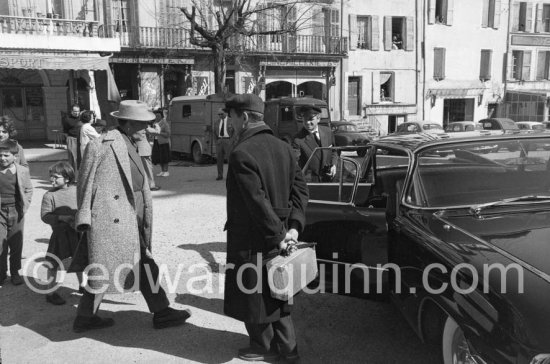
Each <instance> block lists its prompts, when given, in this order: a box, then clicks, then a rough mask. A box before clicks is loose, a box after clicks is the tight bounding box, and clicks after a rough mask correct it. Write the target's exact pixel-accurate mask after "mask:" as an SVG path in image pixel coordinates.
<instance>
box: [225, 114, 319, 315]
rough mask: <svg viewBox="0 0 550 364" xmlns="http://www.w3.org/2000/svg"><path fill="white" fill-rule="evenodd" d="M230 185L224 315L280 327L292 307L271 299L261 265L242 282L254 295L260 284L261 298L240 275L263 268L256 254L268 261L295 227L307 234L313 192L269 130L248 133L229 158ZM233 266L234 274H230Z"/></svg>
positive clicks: (291, 154)
mask: <svg viewBox="0 0 550 364" xmlns="http://www.w3.org/2000/svg"><path fill="white" fill-rule="evenodd" d="M262 124H263V123H262ZM226 185H227V223H226V229H227V262H228V263H229V264H228V265H227V268H228V269H227V270H226V278H225V293H224V294H225V296H224V312H225V314H226V315H228V316H231V317H233V318H235V319H237V320H240V321H244V322H248V323H267V322H273V321H277V320H279V318H280V315H281V313H282V312H288V311H289V309H290V307H289V305H288V304H287V302H286V301H280V300H276V299H274V298H272V297H271V295H270V291H269V287H268V284H267V272H266V270H265V267H264V266H263V265H262V264H261V262H260V264H257V265H256V268H257V269H258V270H256V271H255V270H252V269H246V270H245V271H243V273H244V274H243V275H242V279H241V281H242V285H241V287H245V288H246V289H250V288H251V287H255V286H256V284H257V283H258V287H261V292H256V293H245V292H243V290H242V289H240V287H239V285H238V279H239V275H238V274H237V272H238V270H239V267H241V266H242V265H243V264H245V263H249V262H250V261H251V260H252V262H254V263H257V261H256V260H255V257H256V256H257V254H256V253H262V254H263V255H264V256H265V254H267V253H269V252H271V251H275V250H277V249H278V244H279V243H280V242H281V241H283V240H284V238H285V235H286V232H287V229H288V228H289V227H294V228H296V229H297V230H298V231H301V230H302V229H303V227H304V225H305V209H306V205H307V200H308V190H307V185H306V183H305V181H304V177H303V175H302V172H301V171H300V168H299V167H298V165H297V163H296V159H295V157H294V151H293V150H292V148H291V146H290V145H289V144H287V143H285V142H284V141H282V140H280V139H278V138H276V137H274V136H273V135H272V131H271V129H270V128H269V127H268V126H266V125H265V124H263V125H261V126H258V127H254V128H250V129H245V130H244V132H243V133H242V134H241V135H240V136H239V141H238V143H237V145H236V147H235V149H234V150H233V152H232V153H231V154H230V155H229V167H228V172H227V182H226ZM233 264H234V269H229V267H231V265H233ZM260 271H261V272H262V276H261V277H260V276H259V272H260ZM257 272H258V273H257Z"/></svg>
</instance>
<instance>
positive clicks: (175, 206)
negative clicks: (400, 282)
mask: <svg viewBox="0 0 550 364" xmlns="http://www.w3.org/2000/svg"><path fill="white" fill-rule="evenodd" d="M50 164H51V162H35V163H31V174H32V177H33V183H34V186H35V193H34V198H33V202H32V205H31V208H30V210H29V212H28V214H27V217H26V227H25V245H24V252H23V253H24V257H25V258H26V259H24V261H23V264H25V263H26V261H28V260H30V259H29V258H30V257H31V256H33V255H34V254H37V253H43V252H45V251H46V248H47V242H48V238H49V235H50V228H49V227H48V226H46V225H45V224H44V223H42V222H41V220H40V202H41V200H42V195H43V194H44V192H45V191H46V190H47V189H48V188H49V181H48V180H47V176H48V174H47V167H48V166H49V165H50ZM157 172H158V171H157ZM170 173H171V175H170V177H167V178H161V177H157V182H158V184H159V185H160V186H161V187H162V189H161V190H160V191H158V192H154V193H153V198H154V235H153V241H154V243H153V244H154V245H153V255H154V256H155V260H156V261H157V263H159V264H163V265H165V267H166V269H167V272H169V277H170V278H171V281H172V283H174V281H175V279H176V273H177V272H180V273H181V276H180V277H179V280H178V281H177V285H174V287H170V286H171V284H169V283H170V282H167V281H164V282H163V286H164V287H165V288H166V289H167V290H168V291H169V299H170V301H171V302H173V307H176V308H190V309H191V311H192V313H193V316H192V317H191V318H190V320H189V321H188V324H186V325H184V326H181V327H177V328H170V329H166V330H160V331H157V330H154V329H153V327H152V315H151V314H150V313H149V312H148V310H147V306H146V305H145V302H144V300H143V298H142V297H140V294H139V293H132V294H124V295H110V296H106V298H105V300H104V301H103V302H104V303H103V304H102V305H101V308H100V315H102V316H106V317H113V318H114V319H115V322H116V324H115V326H114V327H112V328H109V329H104V330H98V331H92V332H88V333H84V334H74V333H73V332H72V331H71V325H72V321H73V319H74V316H75V307H76V305H77V303H78V300H79V297H80V295H79V294H78V293H77V290H76V288H77V282H76V278H75V276H74V275H73V274H69V275H67V277H66V279H65V281H64V283H63V285H62V287H61V288H60V293H61V295H62V296H63V297H65V298H66V299H67V304H66V305H64V306H53V305H51V304H48V303H46V302H45V299H44V297H43V296H41V295H39V294H38V293H35V292H33V291H32V290H31V289H29V288H28V287H26V286H25V285H23V286H18V287H14V286H12V285H11V283H9V280H7V281H6V283H4V286H2V287H1V288H0V324H1V328H0V349H1V360H0V362H3V363H5V364H8V363H23V362H24V363H43V362H59V363H68V362H71V363H75V362H78V363H86V362H94V363H103V362H110V363H115V362H116V363H136V362H139V363H144V362H161V361H162V362H188V363H192V362H200V363H223V362H231V363H238V362H241V361H240V360H238V359H235V354H236V351H237V349H238V348H240V347H245V346H247V343H248V339H247V336H246V332H245V330H244V326H243V325H242V323H240V322H238V321H235V320H233V319H230V318H228V317H225V316H224V315H223V311H222V309H223V293H222V291H221V289H220V287H223V275H220V274H219V273H218V269H217V268H218V265H220V264H222V265H223V263H224V261H225V241H226V238H225V234H224V232H223V224H224V222H225V183H224V182H223V181H216V180H215V177H216V167H215V166H213V165H208V166H192V165H190V164H189V163H174V165H173V166H172V167H171V170H170ZM194 264H203V265H208V266H209V267H211V268H214V269H212V271H213V272H214V273H213V274H211V275H210V276H209V277H210V278H211V284H207V283H206V277H207V276H206V275H205V270H204V269H199V270H196V271H190V267H191V266H192V265H194ZM40 273H41V272H40V270H39V271H38V274H40ZM25 274H27V275H30V274H31V273H30V272H26V273H25ZM31 280H32V279H31ZM220 283H222V284H220ZM209 287H211V289H210V290H209V289H208V288H209ZM293 317H294V319H295V323H296V329H297V335H298V342H299V348H300V353H301V355H302V357H303V362H304V363H357V362H362V363H434V362H437V360H436V357H435V355H434V354H433V353H430V352H429V350H428V347H427V346H425V345H423V344H422V343H421V342H420V341H419V339H418V338H417V337H416V336H415V334H414V333H413V332H412V330H411V329H410V328H409V326H408V325H407V324H406V322H405V321H404V319H403V318H402V317H401V315H400V314H399V313H398V312H397V310H396V309H395V308H394V307H393V306H392V305H391V304H389V303H386V302H373V301H367V300H361V299H356V298H350V297H342V296H336V295H332V294H320V293H318V294H314V295H306V294H300V295H299V296H298V297H297V299H296V302H295V309H294V314H293Z"/></svg>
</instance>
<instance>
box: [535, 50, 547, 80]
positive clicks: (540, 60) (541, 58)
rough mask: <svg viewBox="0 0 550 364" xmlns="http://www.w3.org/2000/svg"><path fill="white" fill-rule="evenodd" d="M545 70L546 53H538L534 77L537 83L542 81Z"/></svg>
mask: <svg viewBox="0 0 550 364" xmlns="http://www.w3.org/2000/svg"><path fill="white" fill-rule="evenodd" d="M545 68H546V52H544V51H539V54H538V57H537V76H536V80H537V81H540V80H544V76H545Z"/></svg>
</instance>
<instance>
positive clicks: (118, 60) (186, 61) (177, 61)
mask: <svg viewBox="0 0 550 364" xmlns="http://www.w3.org/2000/svg"><path fill="white" fill-rule="evenodd" d="M109 62H110V63H139V64H195V60H194V59H192V58H149V57H141V56H136V57H111V58H110V59H109Z"/></svg>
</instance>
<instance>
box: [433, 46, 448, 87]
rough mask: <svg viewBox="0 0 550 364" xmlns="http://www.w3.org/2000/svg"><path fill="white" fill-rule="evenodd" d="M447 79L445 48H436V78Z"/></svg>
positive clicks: (437, 79)
mask: <svg viewBox="0 0 550 364" xmlns="http://www.w3.org/2000/svg"><path fill="white" fill-rule="evenodd" d="M443 79H445V48H434V80H436V81H441V80H443Z"/></svg>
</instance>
